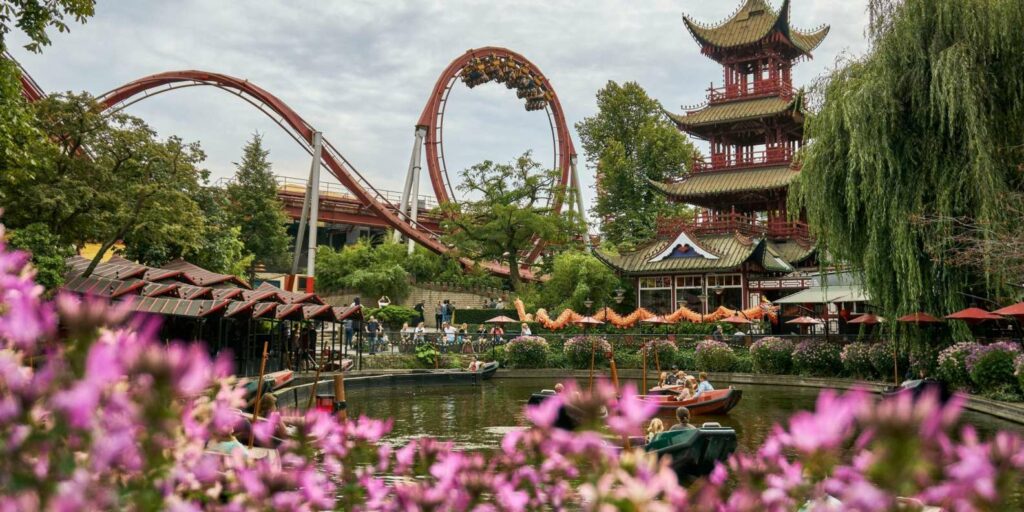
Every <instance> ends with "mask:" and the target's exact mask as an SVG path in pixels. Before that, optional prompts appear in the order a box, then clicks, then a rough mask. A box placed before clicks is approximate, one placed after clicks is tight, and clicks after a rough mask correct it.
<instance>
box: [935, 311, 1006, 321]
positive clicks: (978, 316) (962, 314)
mask: <svg viewBox="0 0 1024 512" xmlns="http://www.w3.org/2000/svg"><path fill="white" fill-rule="evenodd" d="M946 318H948V319H950V320H963V321H965V322H967V323H969V324H977V323H981V322H986V321H988V320H1002V319H1003V317H1001V316H999V315H997V314H995V313H989V312H988V311H985V310H984V309H981V308H977V307H970V308H967V309H961V310H960V311H957V312H956V313H951V314H948V315H946Z"/></svg>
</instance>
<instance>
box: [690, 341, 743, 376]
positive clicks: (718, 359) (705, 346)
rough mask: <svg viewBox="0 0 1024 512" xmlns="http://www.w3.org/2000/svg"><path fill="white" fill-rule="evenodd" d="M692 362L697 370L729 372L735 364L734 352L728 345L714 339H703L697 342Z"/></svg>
mask: <svg viewBox="0 0 1024 512" xmlns="http://www.w3.org/2000/svg"><path fill="white" fill-rule="evenodd" d="M694 362H695V363H696V365H697V369H698V370H702V371H706V372H731V371H732V369H733V367H734V366H736V353H735V352H733V351H732V348H731V347H730V346H729V345H726V344H725V343H723V342H721V341H716V340H704V341H702V342H700V343H698V344H697V350H696V352H695V354H694Z"/></svg>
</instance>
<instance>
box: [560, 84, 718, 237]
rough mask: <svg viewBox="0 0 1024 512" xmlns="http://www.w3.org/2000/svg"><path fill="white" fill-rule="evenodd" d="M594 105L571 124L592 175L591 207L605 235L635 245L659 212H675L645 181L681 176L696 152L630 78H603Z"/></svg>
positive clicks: (648, 233)
mask: <svg viewBox="0 0 1024 512" xmlns="http://www.w3.org/2000/svg"><path fill="white" fill-rule="evenodd" d="M597 108H598V112H597V113H596V114H595V115H593V116H591V117H588V118H585V119H584V120H583V121H581V122H579V123H577V124H576V130H577V132H578V133H579V135H580V141H581V143H582V145H583V149H584V151H585V152H586V155H587V162H588V164H589V165H590V167H591V168H593V169H595V172H596V173H597V176H598V178H597V179H598V189H599V192H598V196H597V202H596V203H595V204H594V206H593V207H592V208H591V212H592V213H593V214H594V215H595V216H596V217H597V218H599V219H601V232H602V234H603V235H604V237H605V238H606V239H607V240H609V241H611V242H612V243H614V244H627V245H631V244H635V243H637V242H639V241H642V240H646V239H649V238H650V237H651V235H653V233H654V230H655V227H656V220H657V218H658V217H659V216H660V215H675V214H679V213H681V212H680V211H678V210H679V209H678V208H677V207H674V206H672V205H670V204H668V202H667V201H666V200H665V197H664V196H663V195H662V194H660V193H658V192H657V191H655V190H654V189H653V188H652V187H651V186H650V183H649V182H648V180H655V181H665V180H668V179H671V178H678V177H681V176H684V175H685V174H686V172H687V168H688V166H689V164H690V163H691V162H692V161H693V159H694V158H695V157H697V156H699V155H698V151H697V149H696V148H695V147H694V146H693V144H691V143H690V141H689V139H688V138H687V137H686V136H685V135H683V134H682V133H681V132H680V131H679V130H678V129H677V128H676V127H675V126H674V125H673V124H672V122H671V121H670V120H669V119H668V117H667V116H666V115H665V113H664V111H663V110H662V107H661V104H660V103H658V101H657V100H655V99H653V98H651V97H650V96H648V95H647V92H646V91H644V89H643V88H642V87H640V85H639V84H637V83H636V82H626V83H624V84H622V85H619V84H618V83H616V82H614V81H609V82H608V84H607V85H605V87H604V88H603V89H601V90H599V91H598V92H597Z"/></svg>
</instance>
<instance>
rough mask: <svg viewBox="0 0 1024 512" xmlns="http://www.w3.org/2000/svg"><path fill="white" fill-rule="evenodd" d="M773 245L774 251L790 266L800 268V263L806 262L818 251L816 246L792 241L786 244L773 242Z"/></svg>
mask: <svg viewBox="0 0 1024 512" xmlns="http://www.w3.org/2000/svg"><path fill="white" fill-rule="evenodd" d="M771 245H772V249H774V250H775V252H776V253H778V254H779V256H781V257H782V259H784V260H786V262H787V263H789V264H790V265H797V266H799V263H800V262H802V261H804V260H806V259H807V258H809V257H810V256H811V255H812V254H814V251H815V249H816V247H815V246H814V244H800V243H798V242H796V241H795V240H790V241H786V242H777V241H776V242H771Z"/></svg>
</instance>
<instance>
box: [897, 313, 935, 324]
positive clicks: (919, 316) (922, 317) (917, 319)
mask: <svg viewBox="0 0 1024 512" xmlns="http://www.w3.org/2000/svg"><path fill="white" fill-rule="evenodd" d="M896 321H897V322H904V323H908V324H941V323H942V320H940V319H938V318H935V317H934V316H932V315H929V314H928V313H925V312H923V311H918V312H917V313H911V314H909V315H903V316H901V317H899V318H897V319H896Z"/></svg>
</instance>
